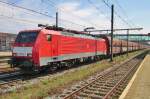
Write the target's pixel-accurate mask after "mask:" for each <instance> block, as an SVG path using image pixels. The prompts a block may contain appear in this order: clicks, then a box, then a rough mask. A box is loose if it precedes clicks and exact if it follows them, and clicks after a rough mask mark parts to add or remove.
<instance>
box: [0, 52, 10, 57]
mask: <svg viewBox="0 0 150 99" xmlns="http://www.w3.org/2000/svg"><path fill="white" fill-rule="evenodd" d="M11 55H12V53H11V52H0V56H11Z"/></svg>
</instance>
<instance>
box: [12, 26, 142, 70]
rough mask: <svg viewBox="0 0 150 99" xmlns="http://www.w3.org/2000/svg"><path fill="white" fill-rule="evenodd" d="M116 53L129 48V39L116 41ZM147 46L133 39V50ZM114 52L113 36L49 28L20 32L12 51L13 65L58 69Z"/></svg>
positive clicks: (24, 67)
mask: <svg viewBox="0 0 150 99" xmlns="http://www.w3.org/2000/svg"><path fill="white" fill-rule="evenodd" d="M113 46H114V47H113V53H114V54H120V53H124V52H126V51H127V42H126V41H123V40H117V39H115V40H114V43H113ZM141 48H144V46H142V45H139V44H138V43H133V42H129V51H134V50H138V49H141ZM109 54H110V38H109V37H107V36H104V35H103V36H95V35H91V34H86V33H83V32H77V31H73V30H64V29H58V28H52V27H45V28H42V29H38V30H25V31H21V32H19V34H18V36H17V38H16V40H15V43H14V44H13V50H12V66H13V67H19V68H21V69H27V70H40V69H43V68H44V69H45V68H46V69H52V70H53V69H56V68H58V67H61V66H70V64H75V63H78V62H83V61H91V60H97V59H100V58H101V57H102V55H105V56H109Z"/></svg>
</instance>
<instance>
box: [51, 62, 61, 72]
mask: <svg viewBox="0 0 150 99" xmlns="http://www.w3.org/2000/svg"><path fill="white" fill-rule="evenodd" d="M58 67H59V64H55V63H54V64H52V65H51V66H50V71H56V70H57V68H58Z"/></svg>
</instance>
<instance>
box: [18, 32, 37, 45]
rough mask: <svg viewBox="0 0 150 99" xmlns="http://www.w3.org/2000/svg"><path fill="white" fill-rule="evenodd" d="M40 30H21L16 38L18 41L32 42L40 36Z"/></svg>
mask: <svg viewBox="0 0 150 99" xmlns="http://www.w3.org/2000/svg"><path fill="white" fill-rule="evenodd" d="M38 33H39V32H38V31H34V32H20V33H19V34H18V36H17V38H16V42H17V43H31V42H35V40H36V38H37V36H38Z"/></svg>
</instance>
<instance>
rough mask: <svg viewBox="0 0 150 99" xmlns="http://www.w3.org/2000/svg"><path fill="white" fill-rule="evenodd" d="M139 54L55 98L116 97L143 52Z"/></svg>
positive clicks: (102, 98)
mask: <svg viewBox="0 0 150 99" xmlns="http://www.w3.org/2000/svg"><path fill="white" fill-rule="evenodd" d="M146 53H147V52H145V53H144V54H140V55H139V56H137V57H134V58H133V59H132V60H129V61H127V62H125V63H123V64H121V65H120V66H117V67H114V68H112V69H111V70H109V71H107V72H104V73H103V74H100V75H98V76H96V77H92V79H90V80H89V81H86V82H85V81H84V82H83V83H81V84H79V85H76V86H74V87H73V88H71V89H68V90H66V91H65V92H64V93H62V94H61V95H59V96H57V98H61V99H87V98H88V99H110V98H118V97H119V96H120V94H121V93H122V91H123V90H124V88H125V87H126V85H127V83H128V81H129V79H130V78H131V77H132V75H133V74H134V72H135V71H136V69H137V68H138V66H139V64H140V63H141V62H142V60H143V58H144V56H145V54H146Z"/></svg>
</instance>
